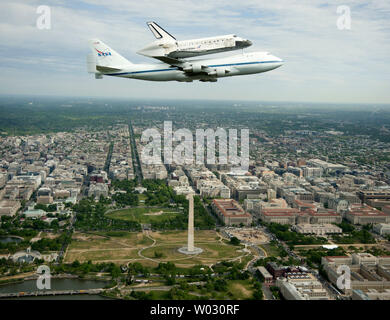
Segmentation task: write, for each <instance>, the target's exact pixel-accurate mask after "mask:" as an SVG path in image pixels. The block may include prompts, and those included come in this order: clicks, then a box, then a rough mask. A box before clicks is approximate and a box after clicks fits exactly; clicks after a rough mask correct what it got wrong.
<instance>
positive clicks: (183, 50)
mask: <svg viewBox="0 0 390 320" xmlns="http://www.w3.org/2000/svg"><path fill="white" fill-rule="evenodd" d="M147 25H148V26H149V29H150V30H151V31H152V33H153V35H154V36H155V38H156V39H157V40H155V41H154V42H152V43H150V44H149V45H147V46H146V47H145V48H143V49H141V50H140V51H138V52H137V53H138V54H141V55H144V56H147V57H151V58H156V59H159V60H161V61H164V62H167V63H169V62H170V61H172V60H175V59H181V58H190V57H196V56H201V55H206V54H212V53H219V52H225V51H233V50H238V49H244V48H247V47H249V46H251V45H252V42H251V41H249V40H247V39H243V38H240V37H237V36H236V35H234V34H230V35H223V36H216V37H209V38H201V39H191V40H182V41H178V40H177V39H176V38H175V37H174V36H172V35H171V34H170V33H168V32H167V31H165V30H164V29H163V28H161V27H160V26H159V25H158V24H157V23H155V22H148V23H147Z"/></svg>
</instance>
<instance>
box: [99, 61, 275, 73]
mask: <svg viewBox="0 0 390 320" xmlns="http://www.w3.org/2000/svg"><path fill="white" fill-rule="evenodd" d="M278 62H283V61H282V60H281V61H278V60H276V61H255V62H239V63H228V64H213V65H209V66H206V67H211V68H212V67H231V66H242V65H246V64H259V63H278ZM178 69H179V68H178V67H174V68H169V69H157V70H143V71H132V72H120V73H106V74H104V75H105V76H120V75H125V74H137V73H147V72H163V71H172V70H178Z"/></svg>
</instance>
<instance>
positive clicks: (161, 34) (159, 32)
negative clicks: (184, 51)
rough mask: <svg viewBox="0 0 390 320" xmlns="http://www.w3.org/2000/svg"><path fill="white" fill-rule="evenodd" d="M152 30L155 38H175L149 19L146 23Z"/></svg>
mask: <svg viewBox="0 0 390 320" xmlns="http://www.w3.org/2000/svg"><path fill="white" fill-rule="evenodd" d="M146 24H147V25H148V27H149V29H150V31H152V33H153V35H154V36H155V38H156V39H164V38H165V39H170V40H175V41H176V38H175V37H174V36H172V35H171V34H170V33H169V32H167V31H165V30H164V29H163V28H161V27H160V26H159V25H158V24H157V23H156V22H154V21H150V22H147V23H146Z"/></svg>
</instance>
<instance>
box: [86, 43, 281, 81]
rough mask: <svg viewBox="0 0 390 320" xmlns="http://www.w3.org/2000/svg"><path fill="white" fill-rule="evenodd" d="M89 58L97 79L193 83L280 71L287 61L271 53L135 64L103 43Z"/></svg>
mask: <svg viewBox="0 0 390 320" xmlns="http://www.w3.org/2000/svg"><path fill="white" fill-rule="evenodd" d="M90 48H91V53H90V54H89V55H88V56H87V67H88V72H89V73H94V74H95V78H97V79H101V78H102V77H103V76H110V77H121V78H130V79H139V80H149V81H181V82H192V81H193V80H199V81H203V82H205V81H210V82H215V81H217V79H218V78H222V77H232V76H240V75H247V74H255V73H262V72H266V71H270V70H273V69H276V68H278V67H280V66H281V65H282V64H283V60H281V59H280V58H278V57H275V56H273V55H271V54H269V53H268V52H252V53H245V54H244V53H243V54H238V55H234V56H228V57H222V58H214V59H192V60H185V59H183V60H174V59H171V60H172V61H170V60H168V61H167V62H158V63H154V64H134V63H131V62H130V61H129V60H127V59H126V58H124V57H123V56H121V55H120V54H119V53H117V52H116V51H115V50H113V49H111V48H110V47H108V46H107V45H106V44H104V43H103V42H102V41H100V40H99V39H91V40H90Z"/></svg>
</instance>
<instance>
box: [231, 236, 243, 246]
mask: <svg viewBox="0 0 390 320" xmlns="http://www.w3.org/2000/svg"><path fill="white" fill-rule="evenodd" d="M240 242H241V241H240V240H239V239H238V238H237V237H231V238H230V243H231V244H232V245H234V246H238V245H239V244H240Z"/></svg>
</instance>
